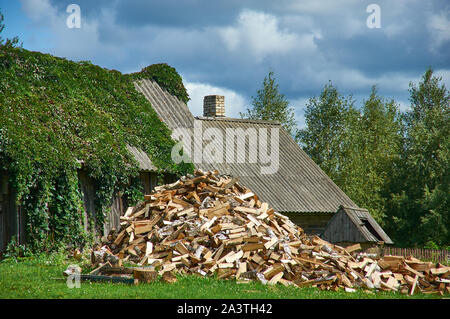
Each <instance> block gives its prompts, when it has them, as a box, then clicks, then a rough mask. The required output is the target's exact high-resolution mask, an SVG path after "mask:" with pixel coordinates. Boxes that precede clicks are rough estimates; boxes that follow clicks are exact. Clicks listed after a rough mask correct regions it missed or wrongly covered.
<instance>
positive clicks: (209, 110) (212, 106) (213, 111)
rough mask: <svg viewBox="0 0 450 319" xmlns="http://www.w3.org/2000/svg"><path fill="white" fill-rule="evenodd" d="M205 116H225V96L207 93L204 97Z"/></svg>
mask: <svg viewBox="0 0 450 319" xmlns="http://www.w3.org/2000/svg"><path fill="white" fill-rule="evenodd" d="M203 116H206V117H225V96H223V95H207V96H205V97H204V98H203Z"/></svg>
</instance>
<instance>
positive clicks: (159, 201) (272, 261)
mask: <svg viewBox="0 0 450 319" xmlns="http://www.w3.org/2000/svg"><path fill="white" fill-rule="evenodd" d="M120 219H121V224H120V225H121V227H120V229H117V230H112V231H111V232H110V234H109V235H108V236H107V237H106V238H103V247H101V248H99V249H96V250H94V251H93V252H92V263H93V264H94V266H96V267H97V268H96V269H95V270H94V271H93V272H92V275H98V274H111V273H116V275H117V274H121V275H122V276H125V277H126V276H129V277H131V275H132V274H133V275H134V280H137V281H144V282H149V281H153V280H156V279H157V278H158V277H159V276H162V278H163V280H165V281H167V282H173V281H175V280H176V277H175V276H174V274H175V273H178V274H198V275H201V276H211V275H217V277H218V278H219V279H225V278H235V279H236V280H238V282H239V283H241V282H248V281H250V280H259V281H261V282H262V283H263V284H268V285H275V284H277V283H280V284H283V285H295V286H299V287H303V286H315V287H319V288H320V289H327V290H330V289H332V290H339V289H345V290H346V291H354V290H355V288H359V287H361V288H365V289H380V290H392V291H400V292H402V293H410V294H412V293H414V292H417V291H420V292H433V293H441V294H442V293H448V292H449V291H450V280H449V279H448V278H449V277H450V267H444V266H443V265H440V264H438V265H436V264H432V263H425V262H421V261H419V260H417V259H414V258H408V259H404V258H403V257H398V256H385V257H384V258H382V259H379V260H374V259H371V258H367V257H364V256H360V257H358V256H353V255H352V254H351V253H352V252H354V251H356V250H358V249H359V248H360V246H359V245H355V246H353V247H349V248H347V249H345V248H343V247H340V246H337V245H333V244H330V243H328V242H326V241H324V240H322V239H320V238H319V237H317V236H312V237H310V236H307V235H305V233H304V232H303V230H302V229H301V228H300V227H298V226H296V225H295V224H293V223H292V222H291V221H290V220H289V219H288V218H287V217H286V216H284V215H281V214H279V213H277V212H275V211H274V210H273V209H272V208H270V207H269V205H268V203H264V202H261V201H260V200H259V198H258V196H257V195H256V194H254V193H253V192H252V191H251V190H249V189H247V188H245V187H243V186H241V185H239V183H238V179H237V178H231V177H228V176H221V175H219V174H218V172H217V171H214V172H202V171H196V172H195V176H188V177H182V178H181V179H180V180H178V181H177V182H175V183H173V184H170V185H164V186H160V187H156V189H155V192H154V193H152V194H150V195H146V196H145V202H142V203H140V204H138V205H137V206H135V207H130V208H128V210H127V211H126V213H125V215H124V216H121V218H120ZM125 264H130V265H135V266H136V267H124V266H123V265H125Z"/></svg>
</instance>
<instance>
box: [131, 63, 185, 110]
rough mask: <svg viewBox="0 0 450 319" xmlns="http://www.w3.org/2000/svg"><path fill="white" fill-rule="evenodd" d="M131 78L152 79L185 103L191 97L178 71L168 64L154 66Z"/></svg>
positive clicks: (133, 74)
mask: <svg viewBox="0 0 450 319" xmlns="http://www.w3.org/2000/svg"><path fill="white" fill-rule="evenodd" d="M129 76H130V77H131V78H132V79H134V80H140V79H152V80H154V81H156V83H158V84H159V85H160V86H161V87H163V88H165V89H166V90H167V91H168V92H169V93H171V94H172V95H175V96H176V97H177V98H178V99H180V100H181V101H183V102H184V103H187V102H188V101H189V95H188V93H187V92H186V88H185V87H184V85H183V80H182V79H181V76H180V75H179V74H178V73H177V70H175V69H174V68H172V67H170V66H169V65H167V64H166V63H159V64H152V65H150V66H147V67H145V68H143V69H142V70H141V71H140V72H137V73H132V74H130V75H129Z"/></svg>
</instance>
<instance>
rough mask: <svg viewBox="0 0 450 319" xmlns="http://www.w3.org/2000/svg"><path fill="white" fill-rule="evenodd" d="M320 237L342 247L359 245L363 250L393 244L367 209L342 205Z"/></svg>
mask: <svg viewBox="0 0 450 319" xmlns="http://www.w3.org/2000/svg"><path fill="white" fill-rule="evenodd" d="M320 237H321V238H323V239H324V240H326V241H329V242H331V243H333V244H337V245H340V246H344V247H346V246H349V245H354V244H357V243H359V244H360V245H361V248H362V249H363V250H366V249H367V248H370V247H373V246H377V245H380V244H387V245H391V244H393V241H392V240H391V239H390V238H389V236H388V235H387V234H386V233H385V232H384V231H383V229H382V228H381V227H380V225H379V224H378V223H377V222H376V221H375V219H373V217H372V216H371V215H370V214H369V212H368V211H367V209H363V208H358V207H347V206H342V205H341V206H340V207H339V209H338V211H337V212H336V214H335V215H334V216H333V217H332V218H331V219H330V221H329V222H328V224H327V226H326V227H325V230H324V231H323V233H322V234H321V236H320Z"/></svg>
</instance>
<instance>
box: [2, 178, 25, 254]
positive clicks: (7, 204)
mask: <svg viewBox="0 0 450 319" xmlns="http://www.w3.org/2000/svg"><path fill="white" fill-rule="evenodd" d="M13 236H16V239H17V241H18V243H19V244H23V243H24V241H25V237H24V236H25V216H24V214H23V211H22V209H21V208H20V207H18V206H17V205H16V192H15V190H14V189H13V188H12V187H11V185H10V184H9V183H8V176H7V175H6V173H0V253H2V252H4V251H5V249H6V246H7V245H8V243H9V242H10V241H11V238H12V237H13Z"/></svg>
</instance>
